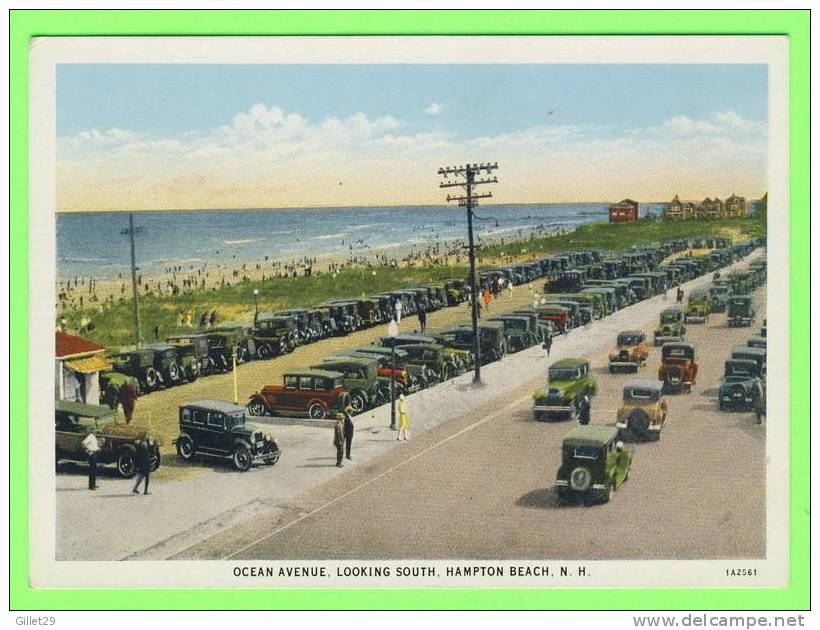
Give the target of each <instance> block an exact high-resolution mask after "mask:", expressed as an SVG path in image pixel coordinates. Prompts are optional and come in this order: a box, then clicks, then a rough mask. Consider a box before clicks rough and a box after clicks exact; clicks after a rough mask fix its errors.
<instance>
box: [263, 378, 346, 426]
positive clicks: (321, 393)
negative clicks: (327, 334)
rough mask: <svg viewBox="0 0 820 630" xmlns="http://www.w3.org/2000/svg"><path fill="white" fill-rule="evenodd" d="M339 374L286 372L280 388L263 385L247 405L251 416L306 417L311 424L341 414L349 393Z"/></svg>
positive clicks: (278, 386)
mask: <svg viewBox="0 0 820 630" xmlns="http://www.w3.org/2000/svg"><path fill="white" fill-rule="evenodd" d="M342 378H343V377H342V374H340V373H339V372H329V371H327V370H301V371H297V372H287V373H286V374H285V375H284V376H283V377H282V382H283V384H282V385H265V387H263V388H262V391H260V392H256V393H255V394H253V395H252V396H251V397H250V401H249V402H248V412H250V414H251V415H252V416H264V415H265V414H270V415H272V416H276V415H282V416H296V415H307V416H308V417H309V418H312V419H314V420H321V419H322V418H326V417H327V416H328V415H329V414H331V413H334V412H339V411H342V410H343V409H344V408H345V407H347V406H348V405H349V404H350V393H349V391H348V389H347V387H345V386H344V384H343V382H342Z"/></svg>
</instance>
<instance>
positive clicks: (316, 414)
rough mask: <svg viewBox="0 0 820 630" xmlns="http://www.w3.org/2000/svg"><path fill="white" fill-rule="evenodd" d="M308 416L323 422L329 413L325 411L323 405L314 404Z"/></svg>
mask: <svg viewBox="0 0 820 630" xmlns="http://www.w3.org/2000/svg"><path fill="white" fill-rule="evenodd" d="M308 415H309V416H310V417H311V418H313V419H314V420H322V419H323V418H324V417H325V416H327V411H325V408H324V407H323V406H322V405H321V404H319V403H313V404H312V405H311V406H310V408H309V409H308Z"/></svg>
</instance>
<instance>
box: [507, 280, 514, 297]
mask: <svg viewBox="0 0 820 630" xmlns="http://www.w3.org/2000/svg"><path fill="white" fill-rule="evenodd" d="M507 297H508V298H510V300H509V301H510V302H512V299H513V281H512V280H508V281H507Z"/></svg>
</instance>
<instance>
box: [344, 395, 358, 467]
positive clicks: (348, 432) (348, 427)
mask: <svg viewBox="0 0 820 630" xmlns="http://www.w3.org/2000/svg"><path fill="white" fill-rule="evenodd" d="M352 413H353V407H345V422H344V436H345V457H346V458H347V459H350V448H351V447H352V446H353V432H354V431H355V430H356V425H355V424H353V417H352V416H351V415H350V414H352Z"/></svg>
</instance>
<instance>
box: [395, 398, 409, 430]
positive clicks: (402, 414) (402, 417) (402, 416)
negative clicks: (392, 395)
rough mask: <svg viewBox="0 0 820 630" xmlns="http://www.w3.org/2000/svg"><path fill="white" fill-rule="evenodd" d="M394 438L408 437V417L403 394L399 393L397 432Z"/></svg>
mask: <svg viewBox="0 0 820 630" xmlns="http://www.w3.org/2000/svg"><path fill="white" fill-rule="evenodd" d="M402 436H403V437H402ZM396 439H397V440H401V439H404V440H409V439H410V418H408V417H407V406H406V404H405V402H404V394H399V432H398V434H397V435H396Z"/></svg>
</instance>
